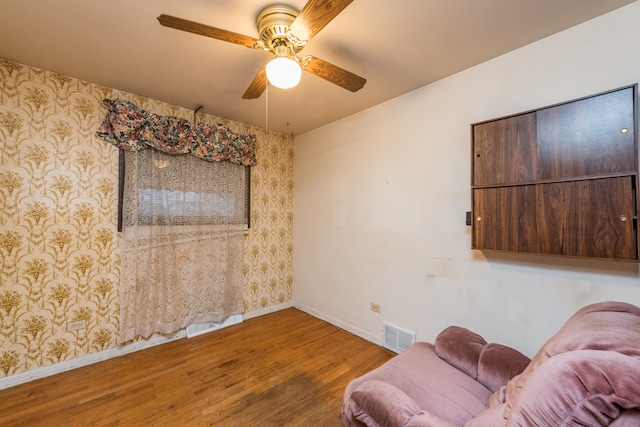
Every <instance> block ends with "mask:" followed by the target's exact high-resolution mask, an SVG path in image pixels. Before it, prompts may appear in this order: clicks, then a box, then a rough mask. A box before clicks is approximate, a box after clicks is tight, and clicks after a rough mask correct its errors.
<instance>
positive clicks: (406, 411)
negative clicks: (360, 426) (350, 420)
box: [351, 380, 420, 426]
mask: <svg viewBox="0 0 640 427" xmlns="http://www.w3.org/2000/svg"><path fill="white" fill-rule="evenodd" d="M351 402H352V412H353V415H354V417H355V419H357V420H358V421H360V422H363V423H365V424H366V425H376V424H374V423H372V422H371V421H372V420H373V421H374V422H375V423H377V424H378V425H381V426H403V425H405V424H406V423H407V422H408V420H409V419H411V417H413V416H414V415H416V414H417V413H418V412H420V408H419V407H418V404H417V403H416V402H415V401H414V400H413V399H412V398H410V397H409V396H407V395H406V394H405V393H404V392H403V391H402V390H400V389H399V388H397V387H396V386H394V385H392V384H389V383H386V382H384V381H378V380H368V381H365V382H363V383H362V384H360V385H359V386H358V387H357V388H356V389H355V390H354V391H353V393H351Z"/></svg>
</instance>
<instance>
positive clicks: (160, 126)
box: [97, 99, 256, 166]
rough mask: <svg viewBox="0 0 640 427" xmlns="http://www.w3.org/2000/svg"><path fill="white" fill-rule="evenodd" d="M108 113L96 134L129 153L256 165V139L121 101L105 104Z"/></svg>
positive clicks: (219, 126) (109, 100)
mask: <svg viewBox="0 0 640 427" xmlns="http://www.w3.org/2000/svg"><path fill="white" fill-rule="evenodd" d="M103 102H104V103H105V104H106V105H107V106H108V107H109V111H108V113H107V115H106V117H105V118H104V120H103V121H102V124H101V125H100V128H99V129H98V131H97V135H98V137H99V138H102V139H104V140H105V141H107V142H109V143H111V144H113V145H115V146H116V147H118V148H120V149H122V150H127V151H139V150H143V149H144V148H146V147H152V148H155V149H157V150H160V151H163V152H165V153H168V154H187V153H189V154H192V155H194V156H196V157H198V158H200V159H203V160H207V161H210V162H219V161H223V160H228V161H230V162H232V163H235V164H238V165H242V166H253V165H255V164H256V154H255V145H256V136H255V135H242V134H239V133H235V132H232V131H231V130H230V129H229V128H228V127H226V126H224V125H222V124H218V125H214V126H211V125H207V124H204V123H190V122H189V121H188V120H185V119H179V118H177V117H171V116H161V115H158V114H153V113H149V112H147V111H144V110H141V109H140V108H138V107H137V106H136V105H135V104H133V103H131V102H129V101H123V100H121V99H114V100H111V99H105V100H104V101H103Z"/></svg>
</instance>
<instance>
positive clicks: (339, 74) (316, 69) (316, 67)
mask: <svg viewBox="0 0 640 427" xmlns="http://www.w3.org/2000/svg"><path fill="white" fill-rule="evenodd" d="M304 62H305V63H306V65H305V67H304V69H305V70H306V71H309V72H310V73H311V74H313V75H316V76H318V77H320V78H322V79H325V80H327V81H329V82H331V83H333V84H336V85H338V86H340V87H342V88H344V89H347V90H350V91H351V92H357V91H359V90H360V89H362V87H363V86H364V84H365V83H366V82H367V80H366V79H365V78H363V77H360V76H358V75H356V74H353V73H352V72H349V71H347V70H345V69H342V68H340V67H338V66H337V65H333V64H331V63H329V62H327V61H324V60H322V59H318V58H316V57H310V58H308V59H307V58H305V61H304Z"/></svg>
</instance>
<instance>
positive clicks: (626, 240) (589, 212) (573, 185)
mask: <svg viewBox="0 0 640 427" xmlns="http://www.w3.org/2000/svg"><path fill="white" fill-rule="evenodd" d="M634 180H635V177H632V176H626V177H616V178H604V179H590V180H583V181H569V182H559V183H552V184H539V185H536V190H537V191H536V192H537V212H538V223H537V224H538V233H537V234H538V241H539V251H540V253H544V254H551V255H568V256H577V257H595V258H609V259H619V260H636V259H637V252H636V248H637V245H636V236H637V234H636V233H637V232H636V228H635V227H636V220H635V215H636V212H635V204H634V200H635V194H634V192H635V190H634V185H633V182H634Z"/></svg>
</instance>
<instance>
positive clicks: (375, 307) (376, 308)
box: [371, 302, 380, 313]
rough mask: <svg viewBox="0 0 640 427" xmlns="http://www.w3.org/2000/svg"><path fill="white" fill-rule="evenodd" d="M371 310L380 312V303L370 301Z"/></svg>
mask: <svg viewBox="0 0 640 427" xmlns="http://www.w3.org/2000/svg"><path fill="white" fill-rule="evenodd" d="M371 311H373V312H374V313H380V304H376V303H375V302H372V303H371Z"/></svg>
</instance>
